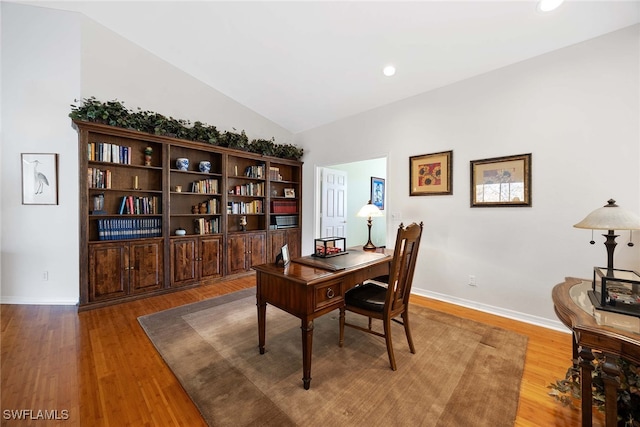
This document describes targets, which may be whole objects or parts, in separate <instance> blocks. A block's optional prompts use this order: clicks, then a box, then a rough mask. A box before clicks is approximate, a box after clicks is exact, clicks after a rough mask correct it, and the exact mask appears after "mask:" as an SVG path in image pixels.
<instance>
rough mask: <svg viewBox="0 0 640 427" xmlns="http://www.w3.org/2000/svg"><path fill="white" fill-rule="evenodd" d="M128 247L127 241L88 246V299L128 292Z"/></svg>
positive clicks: (103, 297)
mask: <svg viewBox="0 0 640 427" xmlns="http://www.w3.org/2000/svg"><path fill="white" fill-rule="evenodd" d="M128 248H129V246H128V244H127V243H102V244H97V245H90V246H89V301H92V302H93V301H102V300H107V299H112V298H119V297H123V296H125V295H127V294H128V293H129V249H128Z"/></svg>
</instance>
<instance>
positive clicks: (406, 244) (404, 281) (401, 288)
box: [340, 222, 422, 371]
mask: <svg viewBox="0 0 640 427" xmlns="http://www.w3.org/2000/svg"><path fill="white" fill-rule="evenodd" d="M421 236H422V222H421V223H420V225H418V224H416V223H415V222H414V223H413V224H411V225H409V226H407V227H406V228H404V226H403V225H402V224H400V227H399V228H398V236H397V238H396V246H395V250H394V253H393V260H392V262H391V270H390V274H389V276H381V277H376V278H375V279H372V280H365V281H364V282H363V283H362V284H361V285H358V286H356V287H355V288H352V289H349V290H348V291H347V292H346V293H345V297H344V300H345V306H344V307H342V308H340V347H342V345H343V344H344V327H345V326H349V327H351V328H355V329H359V330H361V331H364V332H368V333H370V334H374V335H377V336H380V337H383V338H385V340H386V342H387V353H388V354H389V363H390V364H391V369H393V370H394V371H395V370H396V360H395V357H394V355H393V346H392V344H391V320H393V321H395V322H398V323H400V324H402V325H404V331H405V333H406V335H407V341H408V342H409V349H410V350H411V353H415V352H416V350H415V347H414V346H413V339H412V338H411V329H410V328H409V296H410V294H411V284H412V282H413V272H414V270H415V267H416V259H417V258H418V248H419V247H420V237H421ZM375 282H383V283H375ZM385 285H386V286H385ZM347 310H348V311H352V312H354V313H358V314H361V315H363V316H367V317H368V318H369V327H368V328H363V327H361V326H358V325H354V324H350V323H347V322H346V320H345V311H347ZM398 316H400V317H401V318H402V321H399V320H398V319H396V317H398ZM371 319H380V320H382V323H383V327H384V333H381V332H378V331H375V330H373V329H372V328H371Z"/></svg>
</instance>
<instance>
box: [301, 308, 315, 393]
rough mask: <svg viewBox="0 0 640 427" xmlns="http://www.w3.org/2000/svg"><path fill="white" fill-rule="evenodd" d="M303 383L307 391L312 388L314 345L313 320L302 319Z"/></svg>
mask: <svg viewBox="0 0 640 427" xmlns="http://www.w3.org/2000/svg"><path fill="white" fill-rule="evenodd" d="M300 329H302V383H303V385H304V389H305V390H309V387H310V386H311V347H312V344H313V320H305V319H302V325H301V326H300Z"/></svg>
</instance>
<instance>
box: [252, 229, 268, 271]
mask: <svg viewBox="0 0 640 427" xmlns="http://www.w3.org/2000/svg"><path fill="white" fill-rule="evenodd" d="M247 240H248V247H249V253H248V254H247V261H248V264H247V270H249V269H250V268H251V267H252V266H254V265H260V264H264V263H265V262H267V244H266V243H267V241H266V240H267V236H266V234H265V233H254V234H249V235H248V236H247Z"/></svg>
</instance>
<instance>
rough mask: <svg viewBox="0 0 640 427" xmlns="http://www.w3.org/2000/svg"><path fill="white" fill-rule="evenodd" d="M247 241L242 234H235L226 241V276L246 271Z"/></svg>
mask: <svg viewBox="0 0 640 427" xmlns="http://www.w3.org/2000/svg"><path fill="white" fill-rule="evenodd" d="M246 254H247V239H246V236H245V235H244V234H235V235H231V236H229V238H228V239H227V274H235V273H240V272H243V271H245V270H246V269H247V261H246V259H247V255H246Z"/></svg>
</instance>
